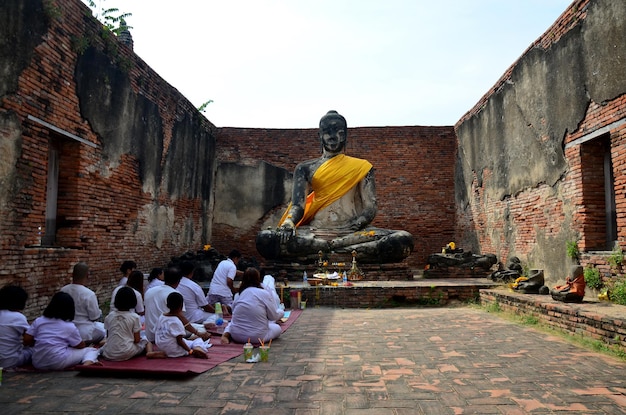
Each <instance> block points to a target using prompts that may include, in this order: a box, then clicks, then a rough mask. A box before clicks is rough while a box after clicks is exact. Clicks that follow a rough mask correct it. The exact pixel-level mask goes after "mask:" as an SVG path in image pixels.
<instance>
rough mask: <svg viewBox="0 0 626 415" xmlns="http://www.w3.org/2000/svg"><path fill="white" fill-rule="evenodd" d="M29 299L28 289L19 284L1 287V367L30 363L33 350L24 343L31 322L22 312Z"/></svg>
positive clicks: (6, 367)
mask: <svg viewBox="0 0 626 415" xmlns="http://www.w3.org/2000/svg"><path fill="white" fill-rule="evenodd" d="M27 299H28V294H27V293H26V291H25V290H24V289H23V288H22V287H18V286H17V285H6V286H4V287H2V288H1V289H0V367H3V368H5V369H8V368H13V367H17V366H22V365H25V364H28V363H30V359H31V355H32V353H33V351H32V349H31V348H30V347H24V344H23V343H24V333H25V332H26V329H28V327H29V324H28V321H27V320H26V317H25V316H24V314H22V313H21V312H20V311H22V310H23V309H24V307H26V300H27Z"/></svg>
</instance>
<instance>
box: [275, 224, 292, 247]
mask: <svg viewBox="0 0 626 415" xmlns="http://www.w3.org/2000/svg"><path fill="white" fill-rule="evenodd" d="M276 232H277V233H278V234H279V238H280V243H281V244H285V243H287V241H289V239H291V238H292V237H294V236H295V235H296V225H294V223H293V221H292V220H291V219H285V221H284V222H283V223H282V225H280V227H278V229H277V230H276Z"/></svg>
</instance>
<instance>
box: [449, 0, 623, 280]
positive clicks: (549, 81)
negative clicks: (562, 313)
mask: <svg viewBox="0 0 626 415" xmlns="http://www.w3.org/2000/svg"><path fill="white" fill-rule="evenodd" d="M625 9H626V7H625V6H624V2H623V1H621V0H580V1H575V2H573V3H572V4H571V5H570V6H569V7H568V8H567V10H566V11H565V12H564V13H563V14H562V15H561V16H560V18H559V19H558V20H557V21H556V22H555V23H554V24H553V25H552V26H551V27H550V28H549V29H548V30H547V31H546V33H545V34H544V35H542V36H541V37H540V38H539V39H538V40H537V41H536V42H534V43H533V44H532V45H530V46H529V48H528V49H527V51H526V52H525V53H524V54H523V55H522V56H521V57H520V59H519V60H518V61H517V62H515V63H514V64H513V65H511V67H510V68H509V69H508V70H507V71H506V72H505V73H504V74H503V75H502V77H501V78H500V79H499V80H498V82H497V83H496V84H495V85H494V86H493V88H491V89H490V91H488V93H487V94H485V96H484V97H483V98H482V99H481V100H480V101H479V102H478V103H477V104H476V105H475V106H474V107H473V108H472V109H470V110H469V111H468V112H467V113H466V114H465V115H464V116H463V117H462V118H461V120H459V122H458V123H457V124H456V125H455V130H456V132H457V136H458V140H459V155H460V157H459V162H458V166H459V168H458V169H457V177H458V180H457V182H456V185H457V197H458V199H457V204H456V207H457V210H458V211H457V232H458V237H457V239H458V240H459V241H460V242H461V243H462V244H466V245H474V246H478V247H480V248H479V249H480V250H481V251H483V252H493V253H495V254H496V255H498V257H499V258H500V259H501V260H502V261H503V262H504V263H505V264H506V262H505V261H506V259H507V258H509V257H510V256H512V255H515V256H518V257H520V258H521V259H522V263H523V264H524V265H525V266H527V267H528V268H536V269H544V270H545V275H546V280H547V285H555V284H556V283H557V282H559V281H563V280H564V279H565V277H566V276H567V272H568V271H569V264H570V260H569V258H567V250H566V245H567V243H568V242H572V241H575V242H578V245H579V248H580V249H581V250H582V251H586V250H610V248H608V247H606V245H607V241H606V240H605V238H606V225H605V223H606V218H605V212H604V211H605V200H604V191H603V190H602V189H603V179H602V177H600V176H602V157H603V154H602V151H603V148H602V145H608V146H610V152H611V160H612V163H613V176H614V182H613V183H614V192H615V197H616V203H615V204H616V211H617V212H616V214H617V230H618V232H617V241H618V243H619V244H620V245H621V248H622V249H624V248H626V192H624V189H626V177H625V174H626V168H625V166H624V163H625V160H626V146H625V145H624V140H625V134H626V130H625V127H624V125H623V124H622V123H623V120H624V119H625V117H626V98H625V95H624V94H625V93H626V77H625V76H624V71H623V62H622V63H620V61H619V58H617V56H622V55H623V54H624V53H625V51H624V49H625V48H624V44H626V30H625V26H624V14H625V13H626V10H625ZM603 129H605V130H603ZM596 132H604V133H605V134H607V135H608V137H609V138H608V140H606V139H605V140H606V143H608V144H602V143H601V140H599V139H597V140H595V141H594V140H591V139H590V141H587V142H584V143H577V142H576V140H578V139H581V137H582V138H583V140H584V137H588V136H589V134H592V133H596ZM605 137H606V136H605ZM494 143H495V144H494ZM479 149H481V150H482V154H480V152H479ZM492 149H497V151H491V150H492ZM537 149H540V150H539V151H537ZM589 166H595V167H593V168H591V167H589ZM464 182H465V184H464ZM607 255H608V253H605V254H602V255H594V256H593V263H594V264H597V265H599V266H601V267H605V265H603V261H602V258H605V257H606V256H607ZM589 258H590V257H589V256H583V261H586V260H587V259H589Z"/></svg>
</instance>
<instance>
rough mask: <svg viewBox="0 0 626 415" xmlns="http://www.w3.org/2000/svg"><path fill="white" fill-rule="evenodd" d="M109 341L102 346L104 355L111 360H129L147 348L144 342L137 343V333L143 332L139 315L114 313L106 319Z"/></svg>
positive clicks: (105, 324) (126, 312)
mask: <svg viewBox="0 0 626 415" xmlns="http://www.w3.org/2000/svg"><path fill="white" fill-rule="evenodd" d="M104 328H105V329H106V330H107V341H106V343H104V346H102V349H101V350H102V354H103V356H104V357H105V358H107V359H109V360H117V361H121V360H128V359H130V358H132V357H134V356H136V355H137V354H138V353H141V352H142V351H143V349H144V347H145V343H146V341H145V339H144V341H143V342H142V341H140V342H139V343H135V333H139V332H140V331H141V323H140V320H139V315H137V314H136V313H133V312H131V311H112V312H111V313H110V314H109V315H108V316H106V318H105V319H104Z"/></svg>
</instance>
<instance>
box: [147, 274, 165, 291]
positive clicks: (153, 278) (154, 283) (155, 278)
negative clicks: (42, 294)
mask: <svg viewBox="0 0 626 415" xmlns="http://www.w3.org/2000/svg"><path fill="white" fill-rule="evenodd" d="M164 278H165V272H164V271H163V268H152V271H150V276H148V285H147V286H146V291H148V290H149V289H150V288H154V287H158V286H159V285H163V284H165V282H164V281H163V279H164Z"/></svg>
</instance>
